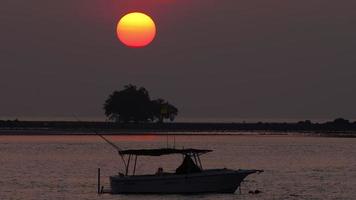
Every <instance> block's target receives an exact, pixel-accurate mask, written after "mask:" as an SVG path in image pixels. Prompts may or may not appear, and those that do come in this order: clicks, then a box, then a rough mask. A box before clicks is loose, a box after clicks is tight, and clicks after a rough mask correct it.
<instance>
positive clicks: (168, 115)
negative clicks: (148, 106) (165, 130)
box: [152, 99, 178, 123]
mask: <svg viewBox="0 0 356 200" xmlns="http://www.w3.org/2000/svg"><path fill="white" fill-rule="evenodd" d="M152 107H153V114H154V118H155V120H157V121H158V122H161V123H162V122H163V121H164V119H169V120H170V121H173V120H174V119H175V117H176V116H177V115H178V109H177V108H176V107H175V106H173V105H172V104H170V103H168V102H167V101H165V100H163V99H157V100H153V101H152Z"/></svg>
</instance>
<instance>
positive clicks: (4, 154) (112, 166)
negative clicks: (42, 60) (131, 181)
mask: <svg viewBox="0 0 356 200" xmlns="http://www.w3.org/2000/svg"><path fill="white" fill-rule="evenodd" d="M108 138H110V139H111V140H112V141H114V142H115V143H116V144H118V145H119V146H120V147H122V148H152V147H166V146H167V137H166V136H110V137H108ZM168 141H169V142H168V143H169V145H170V146H172V145H173V143H174V142H173V141H174V139H173V136H170V137H169V138H168ZM175 143H176V147H194V148H210V149H213V150H215V151H214V152H212V153H210V154H207V155H205V156H203V157H202V162H203V165H204V167H205V168H222V167H227V168H234V169H239V168H247V169H250V168H252V169H264V170H265V172H264V173H262V174H259V175H251V176H249V177H248V178H247V179H246V181H245V182H244V183H243V185H242V194H239V193H238V192H236V194H223V195H215V194H214V195H192V196H187V195H117V196H111V195H109V194H104V195H101V196H98V195H97V194H96V176H97V175H96V172H97V168H98V167H100V168H101V170H102V182H103V184H104V185H105V186H108V185H109V183H108V176H109V175H112V174H116V173H118V171H120V170H122V169H123V167H122V164H121V162H120V159H119V157H118V155H117V153H116V152H115V150H114V149H113V148H112V147H111V146H109V145H107V144H106V143H105V142H103V141H102V140H101V139H100V138H98V137H97V136H0V199H1V200H7V199H36V200H41V199H73V200H74V199H75V200H77V199H102V200H112V199H120V200H126V199H127V200H130V199H142V200H150V199H169V200H178V199H199V200H205V199H206V200H215V199H228V200H229V199H241V200H243V199H261V200H262V199H356V196H355V195H356V139H348V138H322V137H297V136H176V137H175ZM181 160H182V157H181V156H164V157H161V158H146V157H142V158H139V160H138V161H139V163H138V167H137V170H138V172H139V173H141V174H143V173H154V172H155V171H156V169H157V168H158V167H163V168H164V170H165V171H170V170H172V171H173V170H174V169H175V167H176V166H178V165H179V164H180V162H181ZM256 189H258V190H261V191H262V193H261V194H257V195H253V194H249V193H248V191H250V190H256Z"/></svg>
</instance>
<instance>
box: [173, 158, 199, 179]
mask: <svg viewBox="0 0 356 200" xmlns="http://www.w3.org/2000/svg"><path fill="white" fill-rule="evenodd" d="M196 172H201V169H200V167H198V166H197V165H196V164H195V163H194V161H193V160H192V158H191V157H190V156H189V155H185V157H184V160H183V163H182V164H181V165H180V166H179V167H178V168H177V169H176V174H189V173H196Z"/></svg>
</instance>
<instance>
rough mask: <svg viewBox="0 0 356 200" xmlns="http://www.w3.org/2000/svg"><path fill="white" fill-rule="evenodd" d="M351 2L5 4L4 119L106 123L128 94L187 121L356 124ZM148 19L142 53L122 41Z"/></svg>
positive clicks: (67, 0) (355, 22)
mask: <svg viewBox="0 0 356 200" xmlns="http://www.w3.org/2000/svg"><path fill="white" fill-rule="evenodd" d="M355 8H356V1H354V0H341V1H325V0H299V1H291V0H268V1H262V0H223V1H221V0H190V1H188V0H126V1H125V0H121V1H120V0H107V1H102V0H61V1H48V0H32V1H18V0H2V1H1V2H0V13H1V14H0V27H1V37H0V56H1V59H0V70H1V72H0V91H1V99H0V119H7V118H11V117H12V118H19V119H71V118H72V116H73V115H77V116H79V117H81V118H83V119H104V112H103V110H102V105H103V103H104V101H105V99H106V98H107V96H108V95H109V94H110V93H111V92H112V91H113V90H119V89H122V87H123V85H125V84H129V83H131V84H136V85H138V86H144V87H146V88H147V89H148V90H149V91H150V93H151V96H152V98H157V97H162V98H164V99H167V100H168V101H169V102H171V103H173V104H174V105H176V106H177V107H178V108H179V110H180V115H179V118H180V120H188V121H189V119H200V120H204V119H205V120H207V121H208V120H209V119H217V120H222V121H224V120H227V119H233V118H235V119H246V120H252V121H254V120H260V119H270V120H274V119H275V120H277V119H284V120H286V121H287V120H288V119H333V118H336V117H345V118H352V119H356V107H355V102H356V65H355V63H356V12H355ZM130 11H141V12H145V13H147V14H149V15H150V16H151V17H152V18H153V19H154V20H155V23H156V26H157V36H156V39H155V40H154V42H153V43H152V44H151V45H150V46H149V47H147V48H144V49H129V48H127V47H125V46H124V45H122V44H121V43H119V41H118V40H117V38H116V24H117V22H118V20H119V19H120V17H121V16H123V15H124V14H126V13H128V12H130Z"/></svg>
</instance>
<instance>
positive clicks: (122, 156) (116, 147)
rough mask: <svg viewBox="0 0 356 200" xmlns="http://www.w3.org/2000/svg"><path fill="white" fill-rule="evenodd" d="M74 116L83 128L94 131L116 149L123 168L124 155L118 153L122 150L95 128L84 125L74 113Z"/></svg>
mask: <svg viewBox="0 0 356 200" xmlns="http://www.w3.org/2000/svg"><path fill="white" fill-rule="evenodd" d="M74 118H75V119H76V120H77V121H78V122H79V123H81V124H83V126H84V128H86V129H88V130H89V131H91V132H93V133H95V135H97V136H99V137H100V138H101V139H103V140H104V141H105V142H106V143H108V144H109V145H110V146H112V147H113V148H114V149H116V150H117V152H118V154H119V155H120V157H121V159H122V162H123V163H124V165H125V168H126V167H127V165H126V161H125V158H124V155H122V154H120V151H122V149H121V148H120V147H119V146H118V145H116V144H115V143H113V142H111V141H110V140H109V139H107V138H106V137H104V135H102V134H100V133H99V132H98V131H96V130H95V129H93V128H90V127H88V126H86V125H85V123H84V122H83V121H81V120H80V119H79V118H78V117H77V116H75V115H74Z"/></svg>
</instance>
